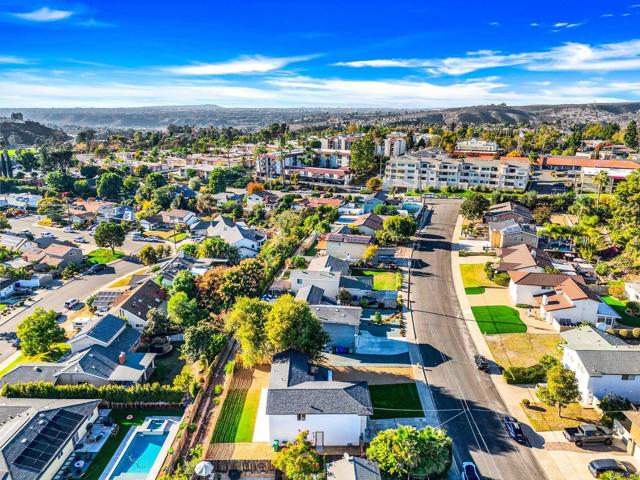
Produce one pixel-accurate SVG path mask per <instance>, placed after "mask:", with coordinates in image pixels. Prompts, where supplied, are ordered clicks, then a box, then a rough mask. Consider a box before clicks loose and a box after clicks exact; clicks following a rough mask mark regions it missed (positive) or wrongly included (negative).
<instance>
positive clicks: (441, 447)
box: [367, 426, 452, 478]
mask: <svg viewBox="0 0 640 480" xmlns="http://www.w3.org/2000/svg"><path fill="white" fill-rule="evenodd" d="M367 458H369V459H370V460H373V461H375V462H377V463H378V465H379V467H380V470H382V471H383V472H385V473H386V474H388V475H389V476H391V477H393V478H401V477H407V476H410V475H411V474H412V473H415V474H421V475H427V476H431V475H433V476H437V477H438V478H440V477H441V476H444V475H445V474H446V473H447V471H448V470H449V467H450V466H451V461H452V441H451V438H450V437H449V436H448V435H447V434H446V432H445V431H444V430H442V429H440V428H434V427H426V428H423V429H422V430H418V429H416V428H415V427H412V426H401V427H398V428H396V429H389V430H383V431H382V432H379V433H378V434H377V435H376V436H375V437H374V439H373V440H372V441H371V444H370V445H369V448H368V449H367Z"/></svg>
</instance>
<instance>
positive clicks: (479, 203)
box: [460, 193, 489, 220]
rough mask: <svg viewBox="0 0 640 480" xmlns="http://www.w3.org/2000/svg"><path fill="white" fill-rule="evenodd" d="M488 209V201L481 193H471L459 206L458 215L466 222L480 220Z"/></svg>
mask: <svg viewBox="0 0 640 480" xmlns="http://www.w3.org/2000/svg"><path fill="white" fill-rule="evenodd" d="M488 208H489V199H488V198H487V197H485V196H484V195H482V194H481V193H472V194H471V195H469V196H468V197H467V198H466V199H465V201H464V202H462V205H461V206H460V215H462V216H463V217H464V218H466V219H467V220H480V219H481V218H482V216H483V215H484V212H486V211H487V209H488Z"/></svg>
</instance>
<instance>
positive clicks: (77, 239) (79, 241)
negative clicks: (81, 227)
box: [73, 235, 88, 243]
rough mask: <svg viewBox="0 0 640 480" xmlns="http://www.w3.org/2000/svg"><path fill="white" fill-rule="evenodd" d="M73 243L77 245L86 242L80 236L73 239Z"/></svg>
mask: <svg viewBox="0 0 640 480" xmlns="http://www.w3.org/2000/svg"><path fill="white" fill-rule="evenodd" d="M73 241H74V242H78V243H88V242H87V240H86V239H85V238H84V237H82V236H80V235H78V236H75V237H73Z"/></svg>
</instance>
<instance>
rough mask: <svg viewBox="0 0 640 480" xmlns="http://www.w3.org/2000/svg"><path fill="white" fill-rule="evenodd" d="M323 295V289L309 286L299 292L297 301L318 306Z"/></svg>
mask: <svg viewBox="0 0 640 480" xmlns="http://www.w3.org/2000/svg"><path fill="white" fill-rule="evenodd" d="M323 295H324V290H323V289H322V288H320V287H316V286H315V285H309V286H306V287H302V288H301V289H300V290H298V293H296V300H304V301H305V302H307V303H308V304H309V305H317V304H318V303H320V302H321V301H322V296H323Z"/></svg>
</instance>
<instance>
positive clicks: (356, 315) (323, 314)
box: [310, 305, 362, 325]
mask: <svg viewBox="0 0 640 480" xmlns="http://www.w3.org/2000/svg"><path fill="white" fill-rule="evenodd" d="M310 308H311V311H312V312H313V313H315V314H316V316H317V317H318V318H319V319H320V321H321V322H322V323H339V324H343V325H360V317H361V316H362V308H360V307H345V306H339V305H312V306H311V307H310Z"/></svg>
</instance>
